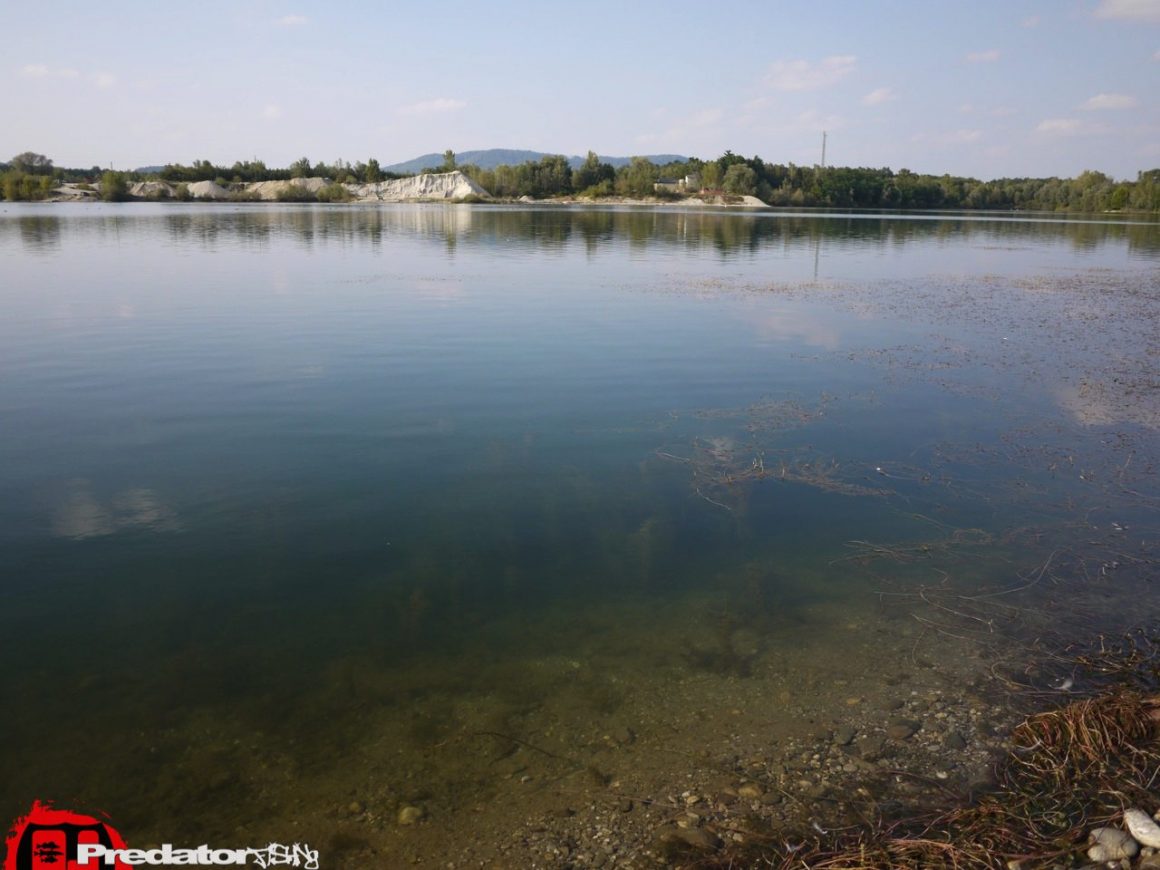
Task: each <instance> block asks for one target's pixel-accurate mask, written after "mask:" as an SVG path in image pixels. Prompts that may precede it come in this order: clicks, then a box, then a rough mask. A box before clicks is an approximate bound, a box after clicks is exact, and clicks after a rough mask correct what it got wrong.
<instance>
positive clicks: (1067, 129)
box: [1035, 118, 1082, 136]
mask: <svg viewBox="0 0 1160 870" xmlns="http://www.w3.org/2000/svg"><path fill="white" fill-rule="evenodd" d="M1081 126H1082V125H1081V124H1080V122H1079V121H1076V120H1075V119H1074V118H1048V119H1047V120H1046V121H1040V122H1039V125H1038V126H1037V127H1036V128H1035V132H1037V133H1049V134H1051V135H1053V136H1072V135H1074V134H1076V133H1078V132H1080V128H1081Z"/></svg>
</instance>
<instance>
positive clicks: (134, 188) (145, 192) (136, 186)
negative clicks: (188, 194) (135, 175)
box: [129, 181, 176, 199]
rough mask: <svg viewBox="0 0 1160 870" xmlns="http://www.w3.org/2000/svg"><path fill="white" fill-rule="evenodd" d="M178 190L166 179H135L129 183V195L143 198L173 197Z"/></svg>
mask: <svg viewBox="0 0 1160 870" xmlns="http://www.w3.org/2000/svg"><path fill="white" fill-rule="evenodd" d="M175 192H176V191H174V189H173V188H172V187H171V186H170V185H168V184H166V183H165V182H164V181H135V182H133V183H132V184H130V185H129V196H135V197H139V198H141V199H161V198H162V197H168V198H172V197H173V195H174V194H175Z"/></svg>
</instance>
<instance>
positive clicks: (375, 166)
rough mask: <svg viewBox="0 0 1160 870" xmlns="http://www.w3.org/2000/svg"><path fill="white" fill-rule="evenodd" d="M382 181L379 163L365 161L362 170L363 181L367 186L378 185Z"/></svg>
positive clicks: (373, 159)
mask: <svg viewBox="0 0 1160 870" xmlns="http://www.w3.org/2000/svg"><path fill="white" fill-rule="evenodd" d="M382 180H383V170H382V169H381V168H380V167H379V161H377V160H375V158H373V157H372V158H371V159H370V160H368V161H367V165H366V169H364V170H363V181H365V182H366V183H367V184H378V183H379V182H380V181H382Z"/></svg>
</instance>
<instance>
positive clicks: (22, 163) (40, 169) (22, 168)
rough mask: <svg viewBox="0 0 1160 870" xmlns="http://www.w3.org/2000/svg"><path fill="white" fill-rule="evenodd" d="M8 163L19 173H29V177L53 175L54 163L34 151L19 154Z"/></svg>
mask: <svg viewBox="0 0 1160 870" xmlns="http://www.w3.org/2000/svg"><path fill="white" fill-rule="evenodd" d="M8 163H9V165H10V166H11V167H12V168H13V169H15V170H16V171H17V172H27V173H28V174H29V175H51V174H52V161H51V160H49V159H48V158H47V157H45V156H44V155H43V154H37V153H35V152H33V151H25V152H23V153H21V154H17V155H16V156H15V157H13V158H12V159H11V160H9V161H8Z"/></svg>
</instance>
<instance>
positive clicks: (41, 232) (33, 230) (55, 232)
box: [0, 215, 61, 254]
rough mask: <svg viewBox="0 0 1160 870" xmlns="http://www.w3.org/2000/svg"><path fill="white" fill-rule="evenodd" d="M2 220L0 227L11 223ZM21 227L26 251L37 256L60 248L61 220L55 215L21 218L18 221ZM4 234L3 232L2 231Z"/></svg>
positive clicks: (21, 235)
mask: <svg viewBox="0 0 1160 870" xmlns="http://www.w3.org/2000/svg"><path fill="white" fill-rule="evenodd" d="M10 222H11V221H8V220H0V226H3V225H4V224H7V223H10ZM16 224H17V225H18V226H19V227H20V240H21V241H22V242H23V243H24V249H25V250H26V251H31V252H32V253H37V254H46V253H51V252H53V251H56V250H58V249H59V248H60V228H61V219H60V218H59V217H55V216H53V215H35V216H31V217H20V218H18V219H17V220H16ZM0 232H2V230H0Z"/></svg>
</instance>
